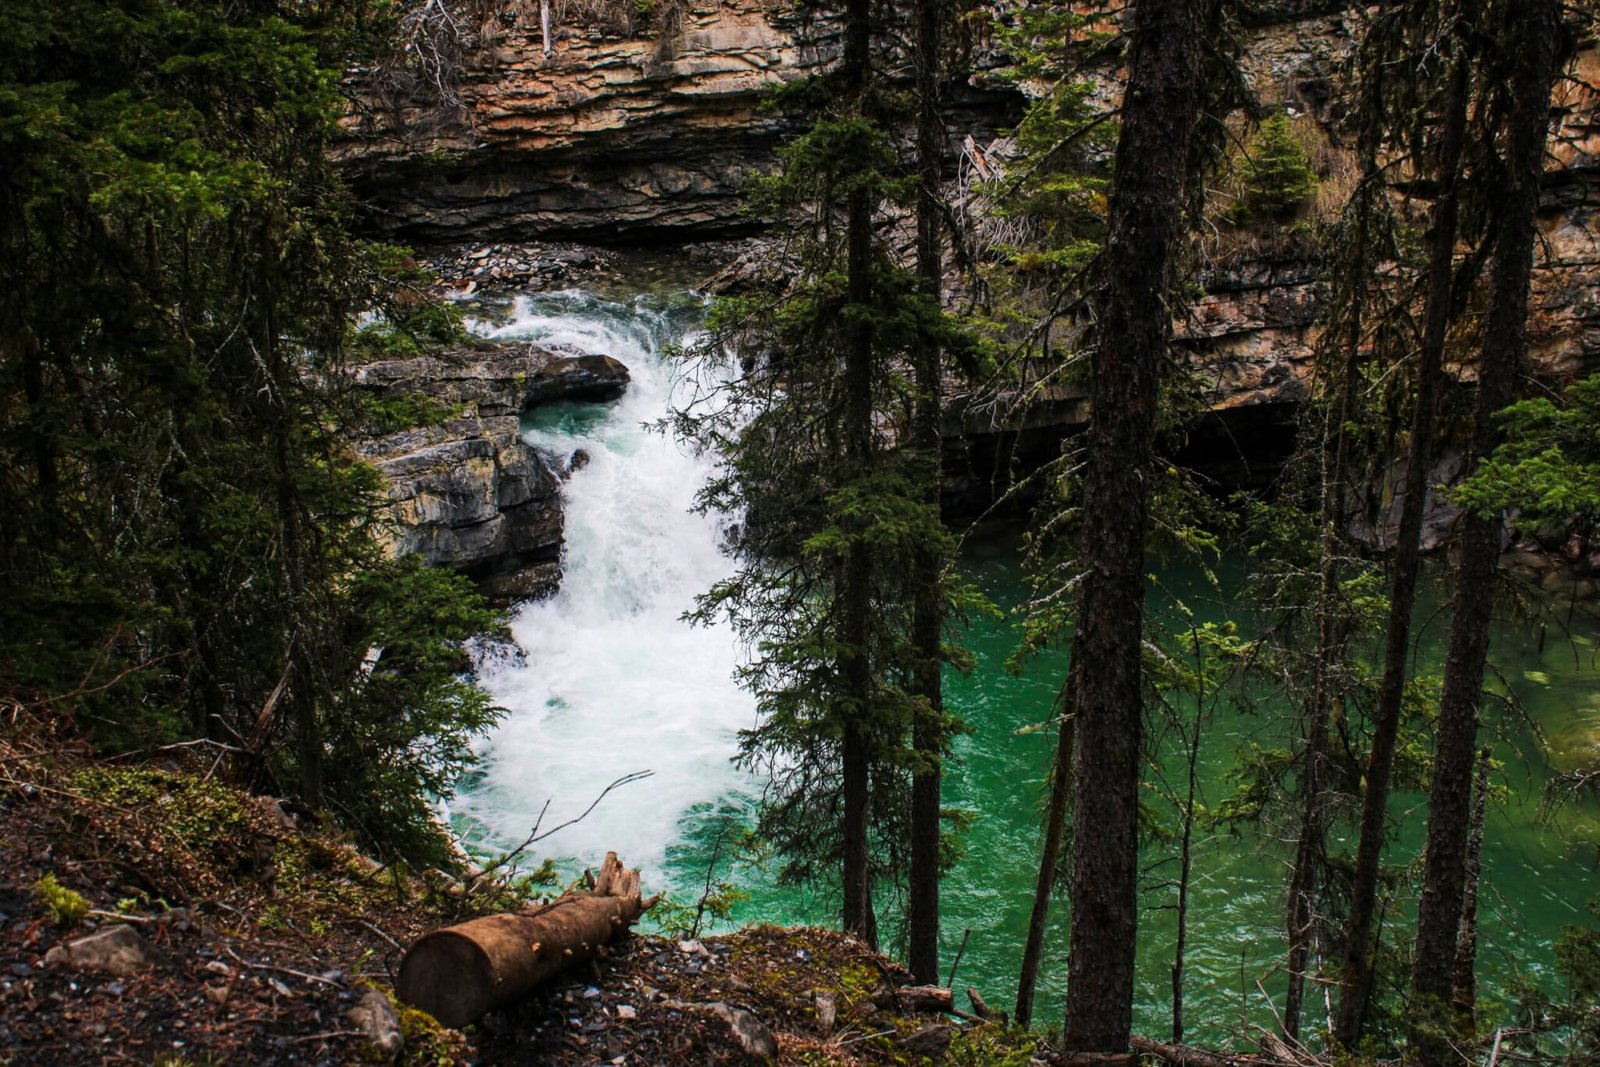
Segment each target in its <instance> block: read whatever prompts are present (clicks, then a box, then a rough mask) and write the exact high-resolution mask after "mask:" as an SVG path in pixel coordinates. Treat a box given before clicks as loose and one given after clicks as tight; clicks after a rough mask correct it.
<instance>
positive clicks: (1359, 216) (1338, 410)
mask: <svg viewBox="0 0 1600 1067" xmlns="http://www.w3.org/2000/svg"><path fill="white" fill-rule="evenodd" d="M1376 176H1377V165H1376V163H1375V162H1374V161H1373V160H1371V159H1368V160H1367V161H1366V166H1365V168H1364V173H1363V177H1362V185H1361V187H1360V188H1358V189H1357V191H1356V194H1355V195H1356V196H1358V197H1360V198H1361V199H1360V200H1359V201H1358V202H1357V204H1356V220H1355V221H1356V232H1355V235H1354V238H1353V247H1354V248H1355V249H1356V255H1357V256H1358V257H1360V258H1361V260H1362V261H1365V259H1366V258H1367V255H1368V253H1367V243H1368V233H1369V230H1370V221H1371V207H1372V205H1371V199H1370V197H1371V196H1372V188H1373V185H1374V184H1375V183H1376ZM1355 285H1356V291H1355V293H1354V294H1352V296H1351V298H1350V308H1349V311H1348V315H1349V322H1348V324H1347V325H1348V332H1347V333H1346V335H1345V341H1344V361H1343V363H1344V365H1343V367H1342V374H1343V379H1344V380H1343V382H1342V383H1341V386H1342V388H1341V389H1340V393H1339V400H1338V403H1337V404H1336V405H1335V406H1334V408H1333V411H1332V418H1329V419H1326V420H1325V421H1324V429H1323V433H1322V504H1321V520H1322V537H1321V547H1320V550H1319V557H1320V558H1319V561H1318V575H1317V579H1318V581H1317V653H1316V658H1315V659H1314V660H1313V661H1312V665H1311V670H1312V679H1311V707H1310V715H1309V716H1308V720H1307V723H1306V727H1307V728H1306V742H1305V751H1304V761H1305V771H1304V780H1303V781H1302V783H1301V790H1302V793H1303V797H1302V807H1301V815H1300V833H1299V838H1298V840H1297V841H1296V842H1295V858H1294V869H1293V870H1292V871H1291V873H1290V879H1289V910H1288V917H1287V918H1288V921H1287V923H1286V926H1287V931H1288V935H1289V959H1288V965H1289V966H1288V970H1289V975H1288V978H1289V987H1288V992H1287V994H1286V995H1285V997H1284V1006H1283V1032H1284V1036H1285V1037H1287V1038H1288V1039H1289V1040H1290V1041H1291V1042H1298V1041H1299V1040H1300V1015H1301V1010H1302V1004H1303V1002H1304V998H1305V976H1306V969H1307V965H1308V963H1309V961H1310V957H1311V934H1312V928H1313V926H1314V925H1315V921H1316V899H1317V887H1318V884H1319V882H1320V881H1321V868H1322V865H1323V863H1324V861H1325V851H1326V848H1327V841H1326V834H1327V824H1326V819H1325V816H1324V812H1323V796H1322V793H1323V788H1324V774H1325V771H1326V769H1327V768H1326V766H1325V764H1326V762H1327V753H1328V725H1329V720H1330V718H1331V713H1332V705H1333V686H1332V675H1333V669H1334V663H1333V661H1334V658H1335V656H1336V655H1337V654H1338V647H1339V644H1340V640H1341V638H1340V633H1339V626H1338V620H1337V618H1336V614H1337V601H1338V596H1339V583H1340V568H1339V553H1340V546H1341V544H1342V537H1341V534H1340V531H1341V530H1343V529H1344V527H1345V521H1346V517H1347V515H1346V513H1347V508H1346V504H1345V499H1346V496H1345V491H1344V484H1345V477H1346V474H1347V472H1348V469H1349V466H1350V434H1349V432H1348V430H1347V428H1346V427H1347V426H1348V424H1349V420H1350V413H1351V412H1352V411H1354V410H1355V406H1356V400H1357V389H1358V387H1359V384H1360V381H1361V378H1360V375H1359V373H1358V370H1359V363H1360V359H1361V336H1362V329H1363V324H1364V318H1363V309H1364V306H1365V300H1364V299H1363V296H1362V294H1363V293H1364V292H1365V286H1366V282H1365V272H1362V275H1361V277H1360V278H1359V279H1358V280H1357V281H1356V282H1355ZM1330 438H1331V440H1332V447H1331V448H1330V447H1329V441H1330Z"/></svg>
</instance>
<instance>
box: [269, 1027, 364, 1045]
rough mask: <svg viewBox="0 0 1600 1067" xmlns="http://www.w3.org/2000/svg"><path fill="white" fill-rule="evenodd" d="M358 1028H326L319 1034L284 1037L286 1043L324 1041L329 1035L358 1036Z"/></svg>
mask: <svg viewBox="0 0 1600 1067" xmlns="http://www.w3.org/2000/svg"><path fill="white" fill-rule="evenodd" d="M360 1036H361V1031H360V1030H328V1031H325V1032H323V1033H320V1034H303V1035H301V1036H300V1037H286V1038H284V1039H283V1043H284V1044H286V1045H302V1044H305V1043H306V1042H309V1041H326V1040H327V1039H328V1038H330V1037H360Z"/></svg>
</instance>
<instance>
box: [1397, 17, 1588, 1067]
mask: <svg viewBox="0 0 1600 1067" xmlns="http://www.w3.org/2000/svg"><path fill="white" fill-rule="evenodd" d="M1495 7H1496V8H1497V10H1496V11H1495V12H1494V13H1493V16H1492V17H1494V16H1497V18H1496V22H1495V24H1494V28H1495V29H1497V30H1499V32H1498V33H1496V34H1495V36H1496V37H1497V38H1500V39H1502V40H1504V41H1506V42H1507V44H1508V47H1507V49H1506V56H1507V57H1508V58H1509V60H1510V64H1509V65H1510V68H1511V69H1510V70H1509V71H1508V72H1507V76H1506V77H1505V82H1506V83H1508V84H1509V92H1508V93H1507V96H1508V97H1509V99H1508V100H1506V101H1505V102H1504V103H1503V104H1501V105H1500V106H1499V107H1496V108H1494V111H1496V112H1499V113H1502V114H1503V119H1502V121H1503V123H1504V125H1505V128H1506V129H1505V137H1504V143H1505V145H1506V149H1505V151H1506V158H1505V160H1504V163H1503V168H1504V175H1505V181H1504V183H1503V185H1502V188H1501V195H1500V197H1498V198H1497V210H1496V212H1495V214H1496V216H1497V223H1496V226H1495V231H1496V239H1495V244H1494V249H1493V267H1492V271H1491V276H1490V283H1489V306H1488V313H1487V316H1486V321H1485V326H1484V339H1483V350H1482V354H1481V356H1480V358H1479V361H1478V404H1477V414H1476V419H1475V425H1474V429H1473V437H1472V443H1471V452H1470V454H1469V461H1470V460H1471V459H1472V458H1482V457H1486V456H1488V455H1489V454H1490V453H1491V452H1492V451H1493V449H1494V447H1495V445H1496V444H1497V439H1498V436H1499V426H1498V416H1499V413H1500V411H1501V410H1502V409H1503V408H1505V407H1507V406H1508V405H1509V404H1510V403H1511V401H1512V400H1513V399H1514V398H1515V395H1516V388H1517V377H1518V375H1519V373H1520V370H1521V364H1522V362H1523V357H1524V354H1525V351H1526V348H1527V334H1526V331H1527V319H1528V286H1529V280H1530V275H1531V273H1532V269H1533V257H1534V243H1535V240H1536V236H1537V233H1536V228H1537V222H1538V208H1539V194H1540V179H1541V178H1542V177H1543V174H1544V156H1545V139H1546V136H1547V133H1548V127H1549V110H1550V89H1551V84H1552V82H1553V80H1554V78H1555V75H1556V72H1557V61H1558V58H1559V57H1558V46H1559V37H1560V32H1561V26H1560V11H1559V9H1558V6H1557V5H1556V4H1555V3H1554V2H1552V0H1534V2H1532V3H1529V4H1518V5H1517V6H1516V9H1515V11H1514V12H1513V11H1511V10H1507V8H1506V5H1503V4H1500V5H1495ZM1496 80H1498V79H1496ZM1491 85H1492V83H1491ZM1493 91H1494V90H1493V88H1492V87H1491V88H1489V89H1487V90H1486V92H1493ZM1501 529H1502V521H1501V517H1500V515H1499V514H1497V513H1487V514H1485V513H1482V512H1478V513H1471V514H1469V515H1468V517H1467V519H1466V521H1465V524H1464V529H1463V531H1462V534H1461V549H1460V555H1459V559H1458V562H1457V564H1456V595H1455V602H1454V605H1453V610H1452V614H1451V621H1450V638H1449V651H1448V653H1447V655H1446V660H1445V672H1444V691H1443V694H1442V696H1441V698H1440V703H1439V724H1438V729H1437V731H1436V732H1435V735H1434V736H1435V745H1434V751H1435V756H1434V769H1433V783H1432V788H1431V790H1430V792H1429V798H1428V845H1427V852H1426V874H1425V878H1424V881H1423V887H1422V900H1421V904H1420V908H1419V911H1418V915H1417V944H1416V949H1415V955H1414V962H1413V967H1412V972H1411V1020H1412V1022H1411V1028H1410V1029H1411V1038H1412V1044H1413V1046H1414V1047H1415V1049H1416V1051H1417V1053H1418V1054H1419V1062H1421V1063H1423V1064H1427V1065H1430V1067H1442V1065H1444V1064H1446V1063H1450V1062H1453V1061H1454V1060H1455V1059H1456V1058H1457V1056H1456V1053H1455V1050H1454V1049H1453V1048H1452V1047H1451V1043H1450V1041H1449V1039H1448V1036H1449V1034H1450V1032H1451V1031H1452V1030H1453V1029H1454V1026H1453V1023H1452V1019H1451V1017H1450V1016H1451V1011H1450V1009H1449V1007H1448V1006H1449V1004H1450V1002H1451V1000H1452V997H1451V993H1452V987H1453V984H1454V981H1455V978H1456V973H1457V953H1458V949H1457V946H1458V941H1459V939H1460V928H1461V923H1462V908H1463V901H1464V898H1465V895H1466V880H1467V866H1468V860H1467V838H1468V831H1469V825H1468V824H1469V813H1470V811H1471V806H1472V768H1473V762H1474V756H1475V752H1476V749H1477V734H1478V705H1479V703H1480V701H1481V700H1482V696H1483V676H1484V669H1485V667H1486V665H1487V662H1488V653H1489V622H1490V616H1491V613H1492V610H1493V605H1494V585H1495V570H1496V567H1497V564H1498V561H1499V557H1500V537H1501ZM1465 966H1466V968H1467V973H1468V974H1469V975H1470V973H1471V961H1470V960H1469V961H1466V964H1465ZM1468 1010H1469V1011H1470V1004H1469V1005H1468Z"/></svg>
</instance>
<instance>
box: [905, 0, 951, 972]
mask: <svg viewBox="0 0 1600 1067" xmlns="http://www.w3.org/2000/svg"><path fill="white" fill-rule="evenodd" d="M939 6H940V0H918V3H917V48H916V53H917V54H916V64H917V95H918V100H919V110H918V113H917V171H918V178H919V183H918V188H917V275H918V277H919V278H920V279H921V282H922V288H923V292H924V294H925V295H926V296H927V297H928V298H929V299H931V300H932V302H933V304H934V306H935V307H936V308H937V307H938V305H939V302H940V273H941V264H940V262H939V260H940V256H939V177H940V164H941V162H942V159H943V155H944V139H945V136H944V120H943V118H942V117H941V116H940V114H939V91H938V90H939V82H938V74H939V21H940V10H939ZM913 362H914V367H913V373H914V377H915V384H916V400H915V401H914V411H913V413H912V434H911V442H910V444H911V450H912V452H913V453H914V454H915V456H916V458H917V462H918V463H919V465H920V467H921V474H922V479H923V481H922V491H923V504H924V506H925V507H927V508H928V509H929V510H930V512H931V514H932V515H935V516H937V515H938V514H939V497H940V462H941V457H940V447H941V441H940V435H939V421H940V411H941V408H942V403H941V397H940V393H941V384H942V383H941V382H940V360H939V349H938V347H937V346H936V345H934V344H933V343H932V342H931V341H925V342H924V343H923V345H922V346H921V348H920V349H919V350H918V351H917V352H916V353H914V355H913ZM944 563H945V561H944V559H943V556H942V554H941V553H940V552H939V551H937V550H936V549H934V548H931V547H925V548H924V549H923V550H922V551H920V552H919V553H918V554H917V558H916V560H915V561H914V566H915V569H916V573H915V576H914V578H913V581H914V582H915V589H914V592H913V594H912V596H913V604H912V621H911V631H912V632H911V643H912V646H913V648H912V655H913V656H914V657H915V659H916V667H915V668H914V677H913V679H912V686H911V694H912V696H913V697H915V698H917V699H918V701H919V702H920V703H919V710H918V713H917V717H916V720H915V722H914V724H913V726H912V738H911V743H912V746H913V747H914V748H915V749H916V764H915V767H916V769H915V771H914V772H913V774H912V778H911V872H910V886H909V887H908V892H907V900H906V907H907V912H908V914H907V941H908V951H907V957H908V958H907V961H906V962H907V963H908V964H909V966H910V969H911V973H912V975H913V976H914V977H915V978H916V979H917V981H919V982H937V981H938V980H939V837H940V827H941V822H940V784H941V783H940V779H941V760H942V759H943V756H944V743H945V728H944V693H943V685H942V679H941V677H940V675H941V672H942V669H943V663H944V656H943V652H942V650H941V648H940V645H941V642H942V639H943V635H944V597H943V595H942V590H941V588H940V587H941V584H942V582H941V575H942V572H943V570H944Z"/></svg>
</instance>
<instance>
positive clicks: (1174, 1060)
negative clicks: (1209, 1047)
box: [1128, 1035, 1274, 1067]
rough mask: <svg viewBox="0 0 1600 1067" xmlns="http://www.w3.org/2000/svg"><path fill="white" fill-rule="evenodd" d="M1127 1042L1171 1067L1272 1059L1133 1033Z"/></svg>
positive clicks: (1223, 1066)
mask: <svg viewBox="0 0 1600 1067" xmlns="http://www.w3.org/2000/svg"><path fill="white" fill-rule="evenodd" d="M1128 1044H1130V1045H1132V1046H1133V1047H1134V1048H1135V1049H1137V1050H1138V1051H1139V1052H1142V1053H1143V1054H1144V1055H1146V1056H1154V1057H1155V1058H1156V1059H1158V1060H1161V1061H1163V1062H1165V1063H1169V1064H1172V1067H1268V1065H1270V1064H1272V1063H1273V1062H1274V1061H1272V1060H1265V1059H1262V1058H1261V1057H1260V1056H1238V1055H1232V1054H1230V1053H1225V1052H1208V1051H1206V1050H1205V1049H1198V1048H1194V1047H1192V1046H1190V1045H1169V1044H1167V1043H1166V1042H1163V1041H1152V1040H1151V1039H1150V1038H1148V1037H1139V1036H1137V1035H1135V1036H1134V1037H1132V1038H1129V1040H1128Z"/></svg>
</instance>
